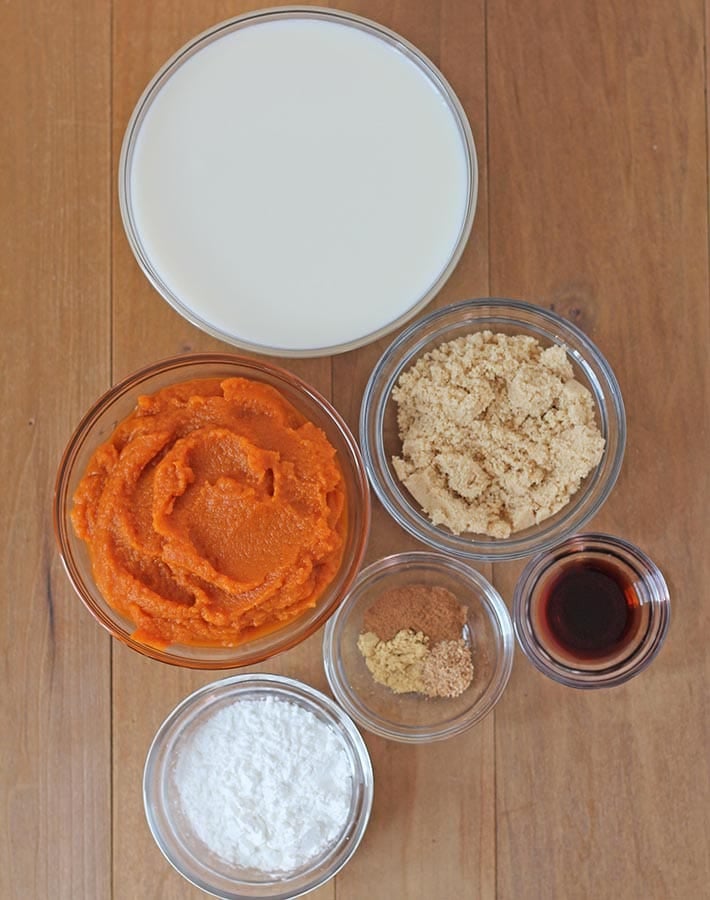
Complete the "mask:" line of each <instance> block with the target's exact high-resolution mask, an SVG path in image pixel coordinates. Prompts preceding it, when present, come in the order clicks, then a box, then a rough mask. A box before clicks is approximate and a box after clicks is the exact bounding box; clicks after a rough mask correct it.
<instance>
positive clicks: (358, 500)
mask: <svg viewBox="0 0 710 900" xmlns="http://www.w3.org/2000/svg"><path fill="white" fill-rule="evenodd" d="M209 365H214V366H221V365H224V366H231V365H237V366H240V367H241V368H243V369H247V370H250V371H252V372H254V377H255V379H256V380H258V376H259V373H265V374H267V375H269V376H270V377H272V378H274V379H276V380H277V381H278V382H282V383H284V384H286V385H288V386H289V387H290V388H292V389H294V390H295V391H296V392H297V393H299V394H303V395H304V396H305V397H306V398H307V399H308V400H309V402H312V403H314V404H315V406H317V407H318V409H319V410H320V411H321V412H322V413H323V414H324V416H325V417H326V418H328V419H330V420H331V422H332V423H333V425H334V427H335V429H336V431H337V433H338V435H339V436H340V438H341V439H342V442H343V447H344V448H345V449H346V450H347V453H348V458H349V462H350V464H351V465H350V468H352V471H353V473H354V474H355V475H356V476H357V477H356V482H355V485H354V502H355V504H356V506H357V507H358V508H359V513H358V516H359V518H360V519H361V527H360V529H359V537H357V539H354V552H353V554H352V556H351V558H350V560H349V563H348V569H349V574H348V576H347V578H346V580H345V581H344V584H343V589H342V590H341V599H342V597H343V596H345V593H346V592H347V589H348V587H349V585H350V584H352V582H353V581H354V579H355V577H356V576H357V573H358V571H359V569H360V566H361V564H362V559H363V557H364V555H365V551H366V549H367V543H368V539H369V533H370V523H371V510H372V504H371V496H370V490H369V482H368V480H367V474H366V470H365V466H364V461H363V459H362V454H361V452H360V448H359V446H358V444H357V441H356V439H355V436H354V434H353V433H352V431H351V430H350V428H349V426H348V424H347V423H346V421H345V419H344V418H343V417H342V416H341V414H340V413H339V412H338V410H337V409H336V408H335V407H334V406H333V404H332V403H331V402H330V401H329V400H327V399H326V398H325V397H324V396H323V395H322V394H321V393H320V392H319V391H318V390H316V389H315V388H314V387H312V386H311V385H310V384H308V383H307V382H306V381H304V380H303V379H302V378H300V377H299V376H298V375H295V374H294V373H292V372H290V371H289V370H287V369H285V368H283V367H281V366H278V365H276V364H275V363H273V362H271V361H265V360H260V359H256V358H252V357H248V356H241V355H239V354H238V353H229V352H227V353H223V352H191V353H183V354H178V355H174V356H169V357H166V358H164V359H161V360H158V361H156V362H152V363H149V364H148V365H145V366H142V367H140V368H139V369H136V370H135V371H133V372H131V373H129V374H128V375H126V376H125V377H124V378H122V379H120V380H119V381H118V382H117V383H116V384H115V385H112V386H111V387H109V388H108V389H107V390H105V391H104V392H103V393H102V394H100V395H99V397H98V398H97V399H96V400H95V401H94V402H93V403H92V404H91V406H90V407H89V408H88V410H87V411H86V412H85V413H84V415H83V416H82V417H81V419H80V420H79V423H78V424H77V425H76V427H75V428H74V430H73V432H72V434H71V437H70V438H69V440H68V441H67V444H66V446H65V448H64V450H63V452H62V454H61V457H60V461H59V465H58V467H57V474H56V477H55V482H54V491H53V496H52V523H53V530H54V535H55V541H56V545H57V547H58V550H59V557H60V560H61V562H62V567H63V569H64V571H65V573H66V575H67V578H68V579H69V582H70V584H71V586H72V588H73V589H74V592H75V593H76V594H77V595H78V597H79V599H80V600H81V601H82V604H83V605H84V607H85V608H86V609H87V610H88V611H89V613H90V614H91V615H92V617H93V618H94V619H95V620H96V621H97V622H98V623H99V624H100V625H101V626H102V627H103V628H104V629H105V630H106V631H107V632H108V633H109V634H110V635H111V636H112V637H113V638H115V639H117V640H119V641H121V643H123V644H125V645H126V646H128V647H129V648H130V649H132V650H135V651H136V652H138V653H140V654H141V655H142V656H145V657H148V658H151V659H155V660H157V661H159V662H162V663H166V664H168V665H174V666H178V667H180V668H191V669H200V670H204V671H210V670H211V671H218V670H224V669H234V668H241V667H244V666H247V665H254V664H256V663H261V662H263V661H264V660H266V659H269V658H271V657H273V656H276V655H277V654H281V653H283V652H285V651H287V650H290V649H292V648H293V647H295V646H297V645H298V644H300V643H302V642H303V641H304V640H307V639H308V638H309V637H310V636H312V635H313V634H314V633H315V632H316V631H318V629H319V628H320V627H321V626H322V625H323V624H324V623H325V621H327V619H328V618H329V617H330V616H331V615H332V614H333V611H334V610H335V609H336V608H337V605H338V604H337V603H331V604H330V606H328V607H323V608H322V609H321V612H320V614H319V615H317V616H315V617H314V620H313V622H311V623H310V625H309V626H308V628H307V629H306V632H305V633H304V634H302V635H300V634H297V635H294V636H293V637H292V638H290V639H288V640H282V641H281V642H277V644H276V646H275V647H273V648H262V649H261V650H259V651H257V652H252V653H251V654H247V655H245V656H243V657H242V655H241V654H240V653H238V652H237V654H236V658H235V657H220V658H214V659H211V660H208V659H205V658H204V657H203V658H198V657H183V656H180V655H178V654H176V653H171V652H170V650H169V648H166V649H165V650H161V649H158V648H157V647H152V646H150V645H148V644H142V643H141V642H140V641H137V640H135V639H134V638H133V637H132V636H131V634H130V633H129V632H128V631H124V630H122V629H120V628H119V627H118V626H117V624H116V622H115V621H114V620H113V619H112V618H111V617H110V616H109V615H108V614H107V613H106V612H105V611H104V610H103V609H102V608H101V607H100V606H98V605H97V604H96V602H95V600H94V598H93V597H92V596H91V592H90V591H89V590H87V588H86V587H85V584H84V581H85V579H84V577H83V575H82V574H81V571H80V568H79V566H78V565H77V563H76V561H75V560H74V553H73V551H72V549H71V546H70V540H69V537H68V534H69V530H70V527H71V526H70V525H69V523H68V510H69V502H70V499H71V498H70V497H69V493H68V491H69V481H70V476H71V473H72V472H73V468H74V466H75V464H76V458H77V455H78V454H79V452H80V451H81V450H82V449H83V447H84V446H85V444H86V441H87V439H88V437H89V435H90V432H91V429H92V427H93V426H94V424H95V423H96V421H97V420H98V419H99V417H100V416H101V415H103V413H104V412H105V411H106V410H107V409H108V408H110V406H111V405H112V404H113V403H115V402H116V401H118V400H120V399H121V398H122V397H124V396H125V395H129V394H131V393H134V394H135V396H136V398H137V397H138V396H139V395H140V386H141V385H142V384H144V383H145V382H146V381H147V380H148V379H150V378H152V377H154V376H159V375H164V374H169V373H171V372H178V371H183V370H187V371H186V377H185V380H187V378H188V376H189V370H190V369H191V368H193V367H198V366H209ZM195 377H199V376H195ZM244 377H248V376H244ZM175 383H177V381H176V382H175ZM287 399H288V398H287ZM289 402H290V401H289ZM319 427H320V426H319ZM97 446H98V445H97ZM336 450H338V452H340V448H336ZM346 480H347V478H346ZM344 559H345V557H344ZM326 591H327V589H326ZM339 602H341V601H339ZM296 621H297V620H296ZM285 628H288V625H287V626H285ZM272 634H273V635H278V634H279V631H278V630H277V631H275V632H273V633H272ZM248 646H249V645H248V643H247V644H242V645H239V646H238V647H235V648H233V649H234V650H235V651H239V650H240V649H241V650H243V649H244V648H247V647H248ZM205 650H209V648H205Z"/></svg>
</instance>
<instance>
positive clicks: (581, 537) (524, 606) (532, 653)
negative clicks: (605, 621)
mask: <svg viewBox="0 0 710 900" xmlns="http://www.w3.org/2000/svg"><path fill="white" fill-rule="evenodd" d="M585 551H586V552H590V551H601V552H605V553H612V554H615V555H619V556H620V558H621V559H623V561H624V562H626V563H627V565H629V566H631V568H633V569H634V571H636V572H637V573H638V574H639V576H640V577H641V578H642V580H643V583H644V586H645V587H646V589H647V590H648V592H649V600H650V603H651V618H650V621H649V624H648V629H647V632H646V635H645V637H644V639H643V641H642V643H641V644H640V645H639V646H638V647H637V648H636V650H635V651H634V653H632V655H631V656H630V657H627V658H626V659H622V660H620V661H619V662H617V663H615V664H614V665H612V666H611V667H609V668H608V669H599V670H597V671H593V672H592V671H586V670H584V669H576V668H573V667H571V666H565V665H563V664H562V663H559V662H557V661H556V660H554V659H553V658H552V657H551V656H549V654H547V653H546V652H545V651H544V650H543V649H542V648H540V647H538V645H537V642H536V640H535V637H534V629H533V627H532V622H531V620H530V616H529V610H528V603H527V601H528V600H529V597H530V593H531V588H532V587H533V586H534V584H535V583H536V582H537V580H538V579H539V577H540V576H541V575H542V573H543V572H544V571H546V570H547V569H548V568H549V567H550V566H551V565H553V564H555V563H556V562H558V561H559V560H560V559H563V558H564V557H566V556H568V555H571V554H573V553H578V552H585ZM620 551H621V552H620ZM670 615H671V609H670V592H669V590H668V585H667V583H666V580H665V578H664V577H663V573H662V572H661V570H660V569H659V568H658V566H657V565H656V564H655V563H654V562H653V560H652V559H651V558H650V557H649V556H648V555H647V554H646V553H644V551H643V550H641V549H640V548H639V547H637V546H635V545H634V544H632V543H630V542H629V541H626V540H625V539H624V538H620V537H617V536H615V535H611V534H606V533H603V532H588V533H583V534H577V535H574V536H573V537H570V538H567V539H566V540H564V541H562V542H561V543H559V544H558V545H556V546H555V547H554V548H553V549H552V550H551V551H548V552H544V553H539V554H537V555H536V556H534V557H533V558H532V559H531V560H529V561H528V563H527V564H526V566H525V568H524V569H523V571H522V573H521V575H520V578H519V579H518V582H517V584H516V586H515V591H514V594H513V628H514V631H515V636H516V639H517V642H518V645H519V647H520V649H521V650H522V651H523V654H524V655H525V657H526V658H527V659H528V661H529V662H531V663H532V664H533V665H534V666H535V668H536V669H537V670H538V671H539V672H541V673H542V674H543V675H546V676H547V677H548V678H551V679H552V680H553V681H557V682H558V683H559V684H563V685H565V686H566V687H571V688H576V689H578V690H599V689H602V688H612V687H618V686H619V685H622V684H625V683H626V682H627V681H630V680H631V679H632V678H635V677H636V676H637V675H639V674H641V672H643V671H644V669H646V668H647V667H648V666H649V665H650V664H651V662H653V660H654V659H655V658H656V656H657V655H658V653H659V651H660V649H661V647H662V645H663V643H664V642H665V639H666V636H667V634H668V629H669V627H670Z"/></svg>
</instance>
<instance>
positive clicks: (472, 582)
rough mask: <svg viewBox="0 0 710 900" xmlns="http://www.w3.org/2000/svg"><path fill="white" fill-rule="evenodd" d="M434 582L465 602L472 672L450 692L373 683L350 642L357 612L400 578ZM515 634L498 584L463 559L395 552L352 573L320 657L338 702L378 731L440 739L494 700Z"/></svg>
mask: <svg viewBox="0 0 710 900" xmlns="http://www.w3.org/2000/svg"><path fill="white" fill-rule="evenodd" d="M422 584H423V585H429V586H435V585H436V586H441V587H444V588H446V589H447V590H449V591H450V592H451V593H452V594H453V595H454V596H455V597H456V599H457V600H458V601H459V603H460V604H462V605H463V606H465V607H466V610H467V618H466V624H465V625H464V627H463V634H462V637H463V639H464V640H465V641H466V643H467V644H468V646H469V648H470V650H471V657H472V661H473V680H472V682H471V684H470V685H469V686H468V687H467V688H466V690H464V691H463V693H461V694H460V695H459V696H458V697H450V698H449V697H436V698H429V697H425V696H424V695H421V694H416V693H406V694H404V693H402V694H395V693H394V692H393V691H391V690H390V689H389V688H388V687H385V686H383V685H381V684H378V683H377V682H376V681H375V680H374V678H373V677H372V675H371V674H370V671H369V670H368V668H367V666H366V665H365V660H364V658H363V656H362V654H361V653H360V650H359V649H358V646H357V641H358V637H359V636H360V634H361V633H362V632H363V630H364V624H363V617H364V615H365V612H366V611H367V610H368V608H369V607H370V605H371V604H372V603H373V601H374V600H375V598H376V597H377V596H379V595H380V594H381V593H382V592H384V591H388V590H390V589H392V588H401V587H403V586H407V585H422ZM514 647H515V639H514V636H513V626H512V623H511V620H510V615H509V614H508V610H507V609H506V606H505V603H504V602H503V600H502V599H501V597H500V595H499V594H498V592H497V591H496V590H495V589H494V588H493V587H492V586H491V585H490V584H489V583H488V582H487V581H486V580H485V578H483V576H481V575H480V574H479V573H478V572H476V571H475V570H474V569H472V568H471V567H470V566H469V565H467V564H466V563H464V562H462V561H460V560H457V559H454V558H452V557H446V556H443V555H442V554H439V553H431V552H429V551H412V552H408V553H400V554H395V555H393V556H387V557H384V558H383V559H380V560H378V561H377V562H375V563H373V564H372V565H370V566H368V567H367V568H365V569H363V570H362V571H361V572H360V574H359V575H358V577H357V579H356V581H355V583H354V584H353V586H352V588H351V589H350V591H349V593H348V595H347V597H346V598H345V600H344V601H343V603H342V604H341V606H340V607H339V608H338V610H337V611H336V613H335V615H334V616H332V618H331V619H330V620H329V621H328V624H327V626H326V628H325V632H324V636H323V661H324V665H325V672H326V676H327V678H328V683H329V684H330V687H331V690H332V691H333V694H334V696H335V698H336V700H337V701H338V702H339V703H340V705H341V706H342V707H343V709H344V710H345V711H346V712H347V713H348V715H350V716H352V718H353V719H354V720H355V721H356V722H357V723H358V724H359V725H360V726H362V727H363V728H365V729H367V730H368V731H371V732H373V733H374V734H377V735H379V736H380V737H384V738H389V739H390V740H395V741H402V742H404V743H410V744H421V743H428V742H431V741H439V740H444V739H445V738H450V737H453V736H454V735H457V734H461V733H462V732H464V731H466V730H467V729H468V728H470V727H471V726H472V725H475V724H476V723H477V722H480V721H481V719H483V717H484V716H486V715H487V714H488V713H489V712H490V711H491V710H492V709H493V707H494V706H495V705H496V703H497V702H498V700H499V699H500V697H501V695H502V693H503V691H504V689H505V686H506V685H507V683H508V679H509V677H510V673H511V670H512V667H513V651H514Z"/></svg>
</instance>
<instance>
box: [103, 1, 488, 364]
mask: <svg viewBox="0 0 710 900" xmlns="http://www.w3.org/2000/svg"><path fill="white" fill-rule="evenodd" d="M294 17H295V18H311V19H324V20H333V21H337V22H340V23H343V24H348V25H351V26H354V27H357V28H359V29H360V30H362V31H367V32H368V33H370V34H373V35H375V36H376V37H379V38H380V39H382V40H385V41H386V42H387V43H388V44H390V45H392V46H394V47H395V48H396V49H397V50H399V51H401V52H402V53H404V55H405V56H407V58H408V59H410V60H411V61H412V62H414V63H415V64H416V65H418V66H419V68H421V69H422V70H423V71H424V73H425V74H426V75H428V77H429V78H430V79H431V80H432V81H433V82H434V85H435V87H436V88H437V90H438V91H439V93H440V94H441V96H442V97H443V98H444V100H445V102H446V104H447V105H448V107H449V109H450V110H451V112H452V114H453V116H454V120H455V122H456V125H457V127H458V130H459V134H460V136H461V139H462V143H463V146H464V149H465V154H466V160H467V166H466V176H467V199H466V209H465V212H464V217H463V220H462V222H461V226H460V229H459V235H458V238H457V241H456V244H455V245H454V249H453V251H452V255H451V257H450V259H449V261H448V263H447V264H446V266H445V267H444V268H443V269H442V271H441V272H440V273H439V275H438V276H437V277H436V278H435V279H434V281H433V282H432V284H431V285H430V286H429V288H427V290H426V291H425V293H424V294H423V295H422V297H421V298H420V299H419V300H417V301H415V303H414V304H413V306H411V307H410V308H409V310H407V311H406V312H405V313H403V314H402V315H401V316H399V317H398V318H397V319H396V320H395V321H393V322H391V323H389V324H387V325H384V326H382V328H379V329H377V330H375V331H373V332H370V333H368V334H366V335H363V336H361V337H359V338H356V339H354V340H352V341H348V342H346V343H343V344H336V345H332V346H327V347H314V348H307V349H289V348H284V347H271V346H268V345H264V344H254V343H251V342H249V341H243V340H241V339H239V337H238V336H235V335H231V334H229V333H228V332H225V331H224V330H222V329H220V328H216V327H215V326H213V325H211V324H210V323H209V322H207V321H205V320H204V319H202V318H201V317H200V316H198V315H196V314H195V313H194V312H193V311H192V310H191V309H190V308H189V307H188V306H186V305H185V303H184V302H183V301H182V300H180V298H179V297H178V296H177V295H176V294H175V293H174V292H173V291H172V290H171V288H170V287H169V286H168V285H167V284H166V283H165V282H164V281H163V279H162V278H161V277H160V275H159V274H158V272H157V271H156V270H155V269H154V268H153V266H152V265H151V263H150V259H149V257H148V254H147V253H146V251H145V249H144V247H143V244H142V242H141V240H140V237H139V230H138V227H137V225H136V222H135V218H134V216H133V207H132V202H131V187H130V171H131V163H132V158H133V152H134V149H135V142H136V140H137V136H138V132H139V130H140V126H141V123H142V121H143V119H144V118H145V116H146V114H147V111H148V109H149V107H150V104H151V103H152V101H153V98H154V96H155V95H156V94H157V93H158V91H159V90H160V88H161V87H162V85H163V84H164V82H165V81H167V80H168V79H169V78H170V76H171V74H172V72H173V70H174V69H175V68H176V67H178V66H179V65H182V63H184V62H185V61H187V60H188V59H189V58H190V57H191V56H192V55H194V54H195V53H197V52H198V51H199V50H200V49H201V47H202V46H204V45H205V44H209V43H211V42H212V41H214V40H216V39H218V38H219V37H221V36H222V35H223V34H225V33H230V32H231V31H236V30H238V29H240V28H243V27H245V26H248V25H250V24H253V23H254V22H256V21H259V20H268V19H281V18H294ZM118 200H119V210H120V213H121V220H122V222H123V227H124V231H125V234H126V238H127V240H128V243H129V245H130V247H131V250H132V252H133V255H134V256H135V258H136V262H137V263H138V265H139V267H140V268H141V270H142V271H143V274H144V275H145V276H146V278H147V279H148V281H149V282H150V284H151V285H152V286H153V287H154V288H155V290H156V291H157V292H158V293H159V294H160V296H161V297H162V298H163V299H164V300H166V301H167V302H168V303H169V304H170V306H172V307H173V309H174V310H175V311H176V312H177V313H178V314H179V315H181V316H182V317H183V318H185V319H186V320H187V321H188V322H190V323H191V324H192V325H194V326H195V327H196V328H199V329H200V330H201V331H204V332H205V333H206V334H209V335H211V336H212V337H215V338H217V339H218V340H223V341H225V342H226V343H228V344H231V345H232V346H234V347H238V348H241V349H243V350H251V351H256V352H259V353H264V354H266V355H271V356H282V357H294V358H308V357H317V356H329V355H335V354H339V353H345V352H347V351H349V350H355V349H357V348H358V347H363V346H365V345H366V344H370V343H372V342H373V341H376V340H377V339H378V338H381V337H383V336H385V335H387V334H390V333H391V332H392V331H395V330H396V329H397V328H400V327H401V326H402V325H404V324H405V323H406V322H408V321H409V320H410V319H411V318H412V317H413V316H415V315H416V314H417V313H418V312H420V311H421V310H422V309H423V308H424V307H425V306H426V305H427V304H428V303H430V302H431V300H432V299H433V298H434V297H435V296H436V294H438V293H439V291H440V290H441V288H442V287H443V286H444V284H445V283H446V282H447V281H448V279H449V277H450V276H451V273H452V272H453V270H454V269H455V268H456V266H457V264H458V262H459V260H460V258H461V256H462V254H463V251H464V249H465V247H466V244H467V242H468V239H469V236H470V234H471V229H472V228H473V221H474V218H475V214H476V205H477V202H478V156H477V153H476V145H475V141H474V138H473V132H472V130H471V126H470V123H469V121H468V118H467V116H466V112H465V110H464V108H463V105H462V104H461V101H460V100H459V99H458V97H457V96H456V93H455V92H454V90H453V88H452V87H451V85H450V84H449V82H448V81H447V80H446V78H445V77H444V75H443V73H442V72H441V71H440V70H439V69H438V67H437V66H435V65H434V63H433V62H432V61H431V60H430V59H429V58H428V57H427V56H426V55H425V54H424V53H422V51H421V50H419V49H418V48H417V47H415V46H414V44H412V43H410V42H409V41H408V40H407V39H406V38H404V37H402V36H401V35H399V34H397V32H395V31H392V30H391V29H389V28H387V27H386V26H384V25H380V24H379V23H378V22H375V21H373V20H371V19H367V18H365V17H363V16H358V15H356V14H354V13H349V12H344V11H340V10H334V9H331V8H328V7H319V6H279V7H273V8H271V9H264V10H257V11H255V12H250V13H245V14H243V15H241V16H235V17H233V18H231V19H227V20H225V21H223V22H220V23H218V24H217V25H215V26H213V27H212V28H208V29H207V30H205V31H203V32H202V33H201V34H199V35H197V36H196V37H194V38H193V39H192V40H190V41H189V42H188V43H187V44H185V45H184V46H183V47H181V48H180V49H179V50H178V51H177V52H176V53H174V54H173V55H172V56H171V57H170V58H169V59H168V60H167V61H166V62H165V63H164V64H163V66H162V67H161V68H160V69H159V70H158V72H157V73H156V74H155V75H154V76H153V78H152V79H151V80H150V81H149V82H148V84H147V86H146V87H145V89H144V90H143V93H142V94H141V96H140V97H139V99H138V102H137V103H136V106H135V107H134V110H133V112H132V114H131V117H130V119H129V121H128V125H127V126H126V131H125V133H124V137H123V141H122V143H121V151H120V155H119V163H118Z"/></svg>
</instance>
